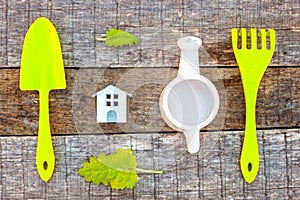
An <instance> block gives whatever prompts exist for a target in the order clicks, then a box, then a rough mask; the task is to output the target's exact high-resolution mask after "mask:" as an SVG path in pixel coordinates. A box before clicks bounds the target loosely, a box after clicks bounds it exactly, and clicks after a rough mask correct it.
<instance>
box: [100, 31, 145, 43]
mask: <svg viewBox="0 0 300 200" xmlns="http://www.w3.org/2000/svg"><path fill="white" fill-rule="evenodd" d="M139 43H140V41H139V39H138V38H137V37H135V36H134V35H132V34H130V33H128V32H126V31H123V30H118V29H115V28H112V29H111V30H110V31H108V32H106V45H107V46H114V47H121V46H125V45H129V46H131V45H133V44H139Z"/></svg>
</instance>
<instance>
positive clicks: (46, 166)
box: [43, 161, 48, 170]
mask: <svg viewBox="0 0 300 200" xmlns="http://www.w3.org/2000/svg"><path fill="white" fill-rule="evenodd" d="M43 167H44V170H47V169H48V163H47V161H44V163H43Z"/></svg>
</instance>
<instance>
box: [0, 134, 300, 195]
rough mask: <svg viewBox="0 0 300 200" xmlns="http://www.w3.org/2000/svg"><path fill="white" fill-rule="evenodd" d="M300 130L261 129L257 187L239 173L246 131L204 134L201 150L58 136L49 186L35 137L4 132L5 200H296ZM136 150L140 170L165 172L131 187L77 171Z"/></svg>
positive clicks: (131, 139) (152, 137)
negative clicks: (88, 178)
mask: <svg viewBox="0 0 300 200" xmlns="http://www.w3.org/2000/svg"><path fill="white" fill-rule="evenodd" d="M299 133H300V132H299V129H286V130H281V129H275V130H263V131H258V132H257V134H258V140H259V149H260V151H259V152H260V158H261V162H260V170H259V173H258V176H257V178H256V179H255V181H254V182H253V183H252V184H246V183H245V182H244V181H243V178H242V176H241V173H240V168H239V156H240V149H241V141H242V135H243V132H241V131H233V132H232V131H225V132H206V133H202V134H201V139H200V140H201V147H200V152H199V153H197V154H193V155H192V154H188V153H187V152H186V147H185V138H184V136H183V134H181V133H173V134H158V133H153V134H151V133H149V134H120V135H106V134H95V135H80V136H79V135H77V136H76V135H72V136H54V137H53V143H54V149H55V155H56V168H55V173H54V175H53V177H52V179H51V180H50V181H49V183H47V184H45V183H43V182H42V181H41V180H40V179H39V177H38V174H37V171H36V167H35V148H36V140H37V137H35V136H26V137H14V136H12V137H0V155H1V160H0V166H1V168H0V169H1V171H0V173H1V176H0V177H1V178H0V181H1V185H0V188H1V190H0V197H1V199H38V198H41V199H45V198H47V199H120V198H123V199H177V198H179V199H191V198H193V199H289V198H290V199H292V198H296V197H297V196H299V188H300V174H299V165H300V163H299V162H300V161H299V148H300V137H299V135H300V134H299ZM117 148H131V149H132V150H133V152H134V154H135V155H136V156H137V161H138V163H139V167H141V168H148V169H162V170H164V173H163V174H162V175H151V174H150V175H149V174H146V175H139V179H140V180H139V182H138V183H137V185H136V187H135V188H134V189H132V190H129V189H127V190H124V191H115V190H111V189H110V188H109V187H108V188H107V187H105V186H103V185H100V186H95V185H93V184H89V183H86V182H85V181H84V179H83V178H82V177H80V176H79V175H78V174H77V171H78V169H79V168H80V167H82V163H83V162H84V161H86V160H87V159H88V157H89V156H91V155H94V156H96V155H97V154H98V153H100V152H106V153H112V152H114V151H115V150H116V149H117Z"/></svg>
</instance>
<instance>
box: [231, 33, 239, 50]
mask: <svg viewBox="0 0 300 200" xmlns="http://www.w3.org/2000/svg"><path fill="white" fill-rule="evenodd" d="M231 42H232V47H233V50H236V49H237V48H238V44H237V43H238V32H237V28H233V29H231Z"/></svg>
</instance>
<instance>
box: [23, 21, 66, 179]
mask: <svg viewBox="0 0 300 200" xmlns="http://www.w3.org/2000/svg"><path fill="white" fill-rule="evenodd" d="M65 88H66V78H65V72H64V64H63V58H62V53H61V47H60V42H59V37H58V34H57V32H56V29H55V27H54V26H53V24H52V23H51V22H50V20H48V19H47V18H45V17H41V18H38V19H36V20H35V21H34V23H33V24H32V25H31V26H30V28H29V29H28V32H27V34H26V36H25V40H24V45H23V51H22V59H21V70H20V89H21V90H38V91H39V95H40V110H39V113H40V114H39V130H38V144H37V151H36V166H37V169H38V172H39V175H40V177H41V179H42V180H44V181H45V182H47V181H49V179H50V178H51V176H52V174H53V171H54V164H55V156H54V151H53V146H52V140H51V132H50V121H49V102H48V98H49V92H50V90H53V89H65Z"/></svg>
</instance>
